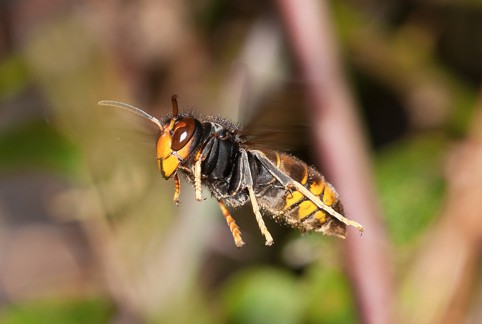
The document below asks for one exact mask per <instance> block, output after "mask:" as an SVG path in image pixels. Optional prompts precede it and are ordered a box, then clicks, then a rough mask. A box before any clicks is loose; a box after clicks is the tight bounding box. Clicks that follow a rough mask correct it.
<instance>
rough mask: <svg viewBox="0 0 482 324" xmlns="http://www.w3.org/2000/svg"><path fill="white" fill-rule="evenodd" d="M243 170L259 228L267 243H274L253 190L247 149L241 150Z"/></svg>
mask: <svg viewBox="0 0 482 324" xmlns="http://www.w3.org/2000/svg"><path fill="white" fill-rule="evenodd" d="M241 165H242V166H241V170H242V173H243V176H244V181H245V183H244V185H245V188H246V189H248V193H249V198H250V200H251V205H252V206H253V212H254V215H255V216H256V221H257V222H258V226H259V229H260V230H261V234H263V236H264V238H265V240H266V242H265V245H268V246H269V245H272V244H273V242H274V241H273V237H272V236H271V234H270V232H269V231H268V229H267V228H266V225H265V223H264V220H263V216H262V215H261V211H260V208H259V205H258V200H257V199H256V195H255V194H254V190H253V176H252V174H251V169H250V167H249V161H248V155H247V153H246V151H244V150H242V151H241Z"/></svg>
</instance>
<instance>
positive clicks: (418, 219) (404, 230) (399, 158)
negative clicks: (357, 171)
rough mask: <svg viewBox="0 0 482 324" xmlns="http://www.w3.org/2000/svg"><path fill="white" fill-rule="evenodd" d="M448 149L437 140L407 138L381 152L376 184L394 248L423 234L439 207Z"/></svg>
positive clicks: (437, 138)
mask: <svg viewBox="0 0 482 324" xmlns="http://www.w3.org/2000/svg"><path fill="white" fill-rule="evenodd" d="M447 147H448V144H447V141H446V140H444V139H443V138H441V137H439V136H426V137H420V136H419V137H416V138H409V139H406V140H403V141H400V142H399V143H398V144H396V145H392V146H391V147H390V148H388V149H386V150H384V151H382V152H381V153H380V154H379V155H378V157H377V161H376V178H377V179H376V180H377V183H378V188H379V194H380V199H381V203H382V207H383V210H384V212H385V215H386V217H387V218H386V222H387V225H388V229H389V231H390V234H391V237H392V239H393V241H394V242H395V243H396V244H404V243H408V242H410V240H411V239H413V238H414V237H416V236H417V235H420V234H422V232H423V231H424V230H425V229H426V227H427V226H428V225H429V224H430V222H432V221H433V218H434V217H435V216H436V214H437V210H438V209H439V207H440V204H441V201H442V198H443V193H444V187H445V184H444V180H443V177H442V160H443V157H444V152H445V151H446V149H447Z"/></svg>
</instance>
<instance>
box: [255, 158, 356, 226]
mask: <svg viewBox="0 0 482 324" xmlns="http://www.w3.org/2000/svg"><path fill="white" fill-rule="evenodd" d="M251 152H252V153H253V154H254V155H255V156H256V157H257V158H258V159H259V161H260V162H261V163H262V164H263V165H264V166H265V167H266V168H267V169H268V171H269V172H270V173H271V174H272V175H273V177H275V178H276V179H277V180H278V181H279V182H280V183H281V184H282V185H283V186H285V188H287V189H290V188H295V189H297V190H298V191H299V192H301V193H302V194H303V195H304V196H305V197H307V198H308V199H309V200H311V201H312V202H313V203H314V204H315V205H316V206H318V208H320V209H323V210H324V211H326V212H328V213H329V214H330V215H331V216H333V217H335V218H336V219H338V220H339V221H340V222H342V223H345V224H346V225H350V226H353V227H355V228H356V229H358V230H359V231H360V232H363V231H364V228H363V226H362V225H360V224H359V223H357V222H355V221H353V220H351V219H348V218H346V217H344V216H343V215H341V214H340V213H338V212H337V211H336V210H334V209H333V208H331V207H330V206H328V205H327V204H325V203H324V202H322V201H321V200H320V199H319V198H318V197H316V196H315V195H314V194H313V193H312V192H311V191H309V190H308V189H306V188H305V187H304V186H303V185H302V184H300V183H299V182H297V181H295V180H293V179H292V178H291V177H289V176H287V175H286V174H285V173H284V172H282V171H281V170H280V169H279V168H277V167H276V165H274V164H273V162H271V161H270V160H269V159H268V158H267V157H266V156H265V155H264V154H263V153H262V152H260V151H254V150H253V151H251Z"/></svg>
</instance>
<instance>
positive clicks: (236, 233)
mask: <svg viewBox="0 0 482 324" xmlns="http://www.w3.org/2000/svg"><path fill="white" fill-rule="evenodd" d="M218 204H219V208H221V211H222V212H223V216H224V218H225V219H226V222H227V223H228V226H229V229H230V230H231V234H233V238H234V244H236V246H237V247H242V246H243V245H245V243H244V241H243V238H242V237H241V230H240V229H239V227H238V225H237V224H236V222H235V221H234V219H233V217H232V216H231V214H230V213H229V210H228V209H227V208H226V206H225V205H224V203H223V202H222V201H221V200H218Z"/></svg>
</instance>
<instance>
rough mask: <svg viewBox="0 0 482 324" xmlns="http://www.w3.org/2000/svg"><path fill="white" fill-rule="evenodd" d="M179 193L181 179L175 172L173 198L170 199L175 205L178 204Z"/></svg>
mask: <svg viewBox="0 0 482 324" xmlns="http://www.w3.org/2000/svg"><path fill="white" fill-rule="evenodd" d="M180 195H181V181H179V176H178V175H177V173H175V174H174V198H173V199H172V200H173V201H174V203H175V204H176V206H179V196H180Z"/></svg>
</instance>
